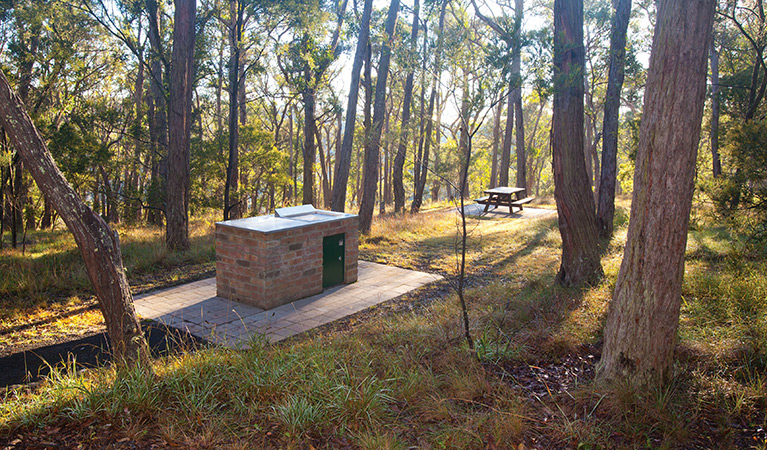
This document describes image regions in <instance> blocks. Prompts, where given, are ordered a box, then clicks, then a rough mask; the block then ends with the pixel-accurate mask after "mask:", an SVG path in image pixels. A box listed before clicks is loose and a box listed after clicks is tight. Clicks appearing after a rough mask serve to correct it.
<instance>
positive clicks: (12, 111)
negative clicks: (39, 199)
mask: <svg viewBox="0 0 767 450" xmlns="http://www.w3.org/2000/svg"><path fill="white" fill-rule="evenodd" d="M0 124H1V125H2V127H3V128H4V129H5V131H6V132H7V133H8V137H9V138H10V141H11V142H12V143H13V146H14V148H15V149H16V150H17V151H18V152H19V153H20V154H21V156H22V158H24V160H25V161H26V163H27V164H26V167H27V168H28V169H29V171H30V173H31V174H32V177H33V178H34V179H35V182H36V183H37V185H38V187H39V188H40V190H41V191H42V192H43V193H44V194H45V195H46V196H47V197H48V198H49V199H50V200H51V202H52V203H53V205H54V207H55V208H56V210H57V211H58V212H59V214H61V217H62V219H64V222H65V223H66V224H67V226H68V227H69V229H70V230H71V231H72V234H73V235H74V237H75V242H77V246H78V247H79V248H80V254H81V255H82V257H83V261H84V262H85V268H86V270H87V272H88V277H89V278H90V281H91V284H92V285H93V288H94V290H95V291H96V297H97V298H98V300H99V306H100V308H101V311H102V313H103V315H104V320H105V321H106V326H107V332H108V333H109V338H110V341H111V343H112V349H111V350H112V354H113V355H114V358H115V361H116V362H117V364H118V365H121V366H124V365H128V366H134V365H138V364H142V365H143V366H144V367H146V368H149V367H150V366H149V364H148V362H149V347H148V346H147V344H146V340H145V339H144V335H143V334H142V332H141V326H140V325H139V322H138V318H137V317H136V313H135V311H134V309H133V299H132V296H131V293H130V287H129V286H128V280H127V278H126V277H125V271H124V269H123V266H122V256H121V254H120V246H119V242H118V236H117V233H115V232H113V231H112V230H111V229H110V228H109V226H108V225H107V224H106V223H105V222H104V221H103V220H102V219H101V218H100V217H99V216H98V215H96V214H95V213H94V212H93V210H91V209H89V208H88V207H87V206H86V205H85V204H84V203H83V202H82V200H80V197H78V195H77V193H76V192H75V191H74V189H72V186H70V185H69V183H67V180H66V178H64V175H62V173H61V172H60V171H59V169H58V167H57V166H56V163H55V162H54V161H53V157H52V156H51V154H50V152H49V151H48V148H47V147H46V145H45V142H44V141H43V139H42V137H40V134H39V133H38V132H37V129H36V128H35V126H34V124H33V123H32V119H30V117H29V116H28V115H27V113H26V112H25V111H24V105H23V103H22V102H21V100H20V99H19V97H17V96H16V95H14V94H13V92H12V91H11V87H10V86H9V84H8V80H7V79H6V78H5V74H4V73H2V72H0Z"/></svg>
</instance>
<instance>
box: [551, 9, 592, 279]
mask: <svg viewBox="0 0 767 450" xmlns="http://www.w3.org/2000/svg"><path fill="white" fill-rule="evenodd" d="M584 58H585V50H584V47H583V1H582V0H555V2H554V111H553V118H552V150H553V151H552V153H553V164H554V168H553V169H554V170H553V172H554V197H555V198H556V201H557V213H558V216H559V232H560V234H561V235H562V263H561V265H560V267H559V273H558V274H557V281H558V282H559V283H560V284H562V285H564V286H575V285H580V284H583V283H595V282H597V281H598V280H599V278H601V276H602V265H601V262H600V258H599V246H598V240H597V220H596V219H597V218H596V212H595V210H596V208H595V205H594V197H593V196H592V194H591V183H590V181H589V179H588V174H587V173H586V161H585V159H584V158H583V91H584V85H583V76H584Z"/></svg>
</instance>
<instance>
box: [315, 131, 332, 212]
mask: <svg viewBox="0 0 767 450" xmlns="http://www.w3.org/2000/svg"><path fill="white" fill-rule="evenodd" d="M316 131H317V153H318V154H319V155H320V174H321V175H322V180H320V184H321V185H322V205H323V207H325V208H328V207H330V178H329V177H330V175H329V173H328V167H329V164H330V148H328V154H327V155H326V154H325V146H324V145H323V144H322V129H321V128H318V129H317V130H316ZM329 145H330V142H328V146H329Z"/></svg>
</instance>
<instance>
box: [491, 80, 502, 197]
mask: <svg viewBox="0 0 767 450" xmlns="http://www.w3.org/2000/svg"><path fill="white" fill-rule="evenodd" d="M499 95H503V94H502V93H501V94H499ZM501 113H503V102H501V101H500V100H499V101H498V105H496V107H495V114H493V153H492V160H491V162H490V187H491V188H493V187H496V186H498V144H499V143H500V142H499V141H500V140H501Z"/></svg>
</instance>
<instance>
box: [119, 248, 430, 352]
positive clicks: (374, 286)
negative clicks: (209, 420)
mask: <svg viewBox="0 0 767 450" xmlns="http://www.w3.org/2000/svg"><path fill="white" fill-rule="evenodd" d="M358 270H359V272H358V280H357V282H356V283H353V284H347V285H340V286H335V287H332V288H330V289H327V290H325V291H324V292H322V293H321V294H317V295H314V296H312V297H307V298H304V299H301V300H298V301H295V302H292V303H288V304H286V305H282V306H279V307H277V308H274V309H270V310H268V311H264V310H262V309H259V308H257V307H255V306H250V305H245V304H242V303H237V302H234V301H231V300H228V299H225V298H222V297H217V296H216V279H215V278H208V279H206V280H201V281H196V282H193V283H189V284H185V285H182V286H177V287H173V288H169V289H163V290H161V291H156V292H152V293H149V294H145V295H140V296H136V297H135V299H134V300H135V302H134V303H135V307H136V312H137V313H138V315H139V316H140V317H141V318H144V319H153V320H156V321H158V322H161V323H164V324H166V325H169V326H172V327H175V328H180V329H185V330H187V331H189V332H190V333H192V334H194V335H195V336H198V337H201V338H203V339H206V340H208V341H210V342H213V343H216V344H221V345H226V346H229V347H233V348H242V347H245V346H246V345H247V343H248V342H249V341H250V339H251V337H252V336H253V334H256V333H258V334H261V335H264V336H265V337H266V339H268V340H269V341H270V342H276V341H280V340H282V339H285V338H287V337H290V336H293V335H295V334H298V333H302V332H304V331H307V330H310V329H312V328H314V327H317V326H319V325H323V324H326V323H328V322H332V321H334V320H337V319H340V318H342V317H346V316H348V315H350V314H354V313H356V312H359V311H362V310H363V309H365V308H368V307H370V306H373V305H376V304H378V303H382V302H385V301H386V300H390V299H392V298H395V297H398V296H400V295H402V294H404V293H406V292H409V291H412V290H413V289H416V288H418V287H421V286H423V285H425V284H428V283H431V282H433V281H437V280H439V279H441V278H442V277H440V276H439V275H433V274H429V273H424V272H417V271H414V270H407V269H400V268H398V267H391V266H385V265H382V264H376V263H371V262H367V261H360V262H359V269H358Z"/></svg>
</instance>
